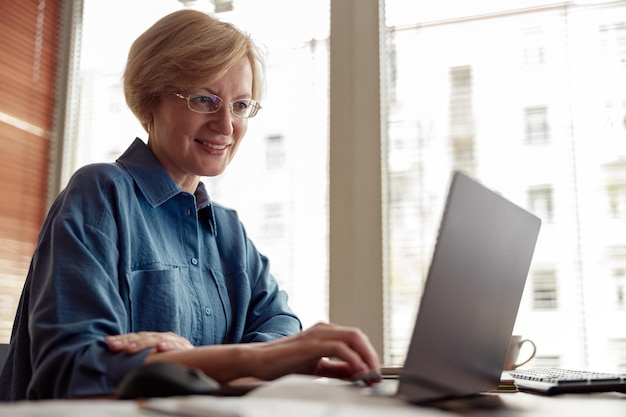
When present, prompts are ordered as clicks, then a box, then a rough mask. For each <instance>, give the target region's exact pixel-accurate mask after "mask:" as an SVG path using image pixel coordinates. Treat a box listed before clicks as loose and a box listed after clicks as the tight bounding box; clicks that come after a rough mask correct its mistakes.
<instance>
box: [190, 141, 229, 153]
mask: <svg viewBox="0 0 626 417" xmlns="http://www.w3.org/2000/svg"><path fill="white" fill-rule="evenodd" d="M196 142H198V143H200V144H202V145H203V146H206V147H207V148H211V149H216V150H220V151H221V150H223V149H226V145H216V144H214V143H208V142H205V141H203V140H200V139H196Z"/></svg>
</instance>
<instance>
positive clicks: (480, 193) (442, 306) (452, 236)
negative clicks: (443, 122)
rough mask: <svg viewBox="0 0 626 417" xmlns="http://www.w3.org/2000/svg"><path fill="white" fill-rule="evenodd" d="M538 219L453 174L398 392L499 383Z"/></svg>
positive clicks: (421, 395)
mask: <svg viewBox="0 0 626 417" xmlns="http://www.w3.org/2000/svg"><path fill="white" fill-rule="evenodd" d="M540 226H541V220H540V219H539V218H537V217H536V216H534V215H533V214H531V213H529V212H528V211H526V210H524V209H523V208H521V207H519V206H517V205H515V204H513V203H511V202H510V201H508V200H507V199H505V198H504V197H502V196H501V195H499V194H497V193H495V192H493V191H491V190H489V189H488V188H486V187H484V186H483V185H481V184H479V183H478V182H476V181H475V180H474V179H472V178H470V177H468V176H467V175H465V174H463V173H460V172H455V173H454V174H453V177H452V181H451V183H450V189H449V192H448V199H447V202H446V205H445V210H444V213H443V216H442V221H441V225H440V229H439V235H438V239H437V243H436V244H435V249H434V253H433V258H432V261H431V265H430V269H429V271H428V276H427V279H426V283H425V287H424V292H423V295H422V298H421V302H420V305H419V310H418V314H417V319H416V322H415V328H414V330H413V336H412V339H411V343H410V345H409V349H408V353H407V357H406V361H405V365H404V369H403V371H402V374H401V376H400V383H399V386H398V395H399V396H400V397H402V398H404V399H406V400H408V401H411V402H424V401H430V400H435V399H441V398H446V397H456V396H466V395H471V394H476V393H479V392H482V391H487V390H491V389H495V388H497V386H498V383H499V380H500V377H501V374H502V367H503V365H504V359H505V356H506V353H507V349H508V344H509V339H510V337H511V334H512V332H513V327H514V324H515V319H516V316H517V311H518V308H519V304H520V300H521V298H522V292H523V290H524V285H525V283H526V277H527V275H528V270H529V267H530V262H531V259H532V256H533V252H534V249H535V243H536V241H537V236H538V234H539V228H540Z"/></svg>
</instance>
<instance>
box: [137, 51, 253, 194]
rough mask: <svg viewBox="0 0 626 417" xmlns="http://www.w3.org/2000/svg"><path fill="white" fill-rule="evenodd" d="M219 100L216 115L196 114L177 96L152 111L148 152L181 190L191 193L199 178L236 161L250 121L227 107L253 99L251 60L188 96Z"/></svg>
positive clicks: (161, 101) (172, 95)
mask: <svg viewBox="0 0 626 417" xmlns="http://www.w3.org/2000/svg"><path fill="white" fill-rule="evenodd" d="M175 93H180V94H181V95H183V96H185V97H187V96H189V94H193V93H207V94H215V95H217V96H219V97H221V98H222V99H223V100H224V103H223V105H222V107H221V108H220V109H219V111H217V112H216V113H209V114H203V113H196V112H193V111H191V110H189V108H188V107H187V101H186V100H183V99H181V98H180V97H178V96H176V95H175V94H174V92H172V93H171V94H165V96H163V97H162V98H161V99H160V100H159V102H158V103H157V105H156V106H155V108H154V109H153V111H152V123H151V127H150V132H149V135H148V146H149V147H150V149H152V151H153V152H154V153H155V155H156V157H157V159H158V160H159V161H160V162H161V164H162V165H163V167H164V168H165V170H166V171H167V172H168V173H169V174H170V176H171V177H172V179H173V180H174V181H175V182H176V184H178V186H179V187H180V188H181V189H182V190H184V191H188V192H190V193H193V192H194V191H195V189H196V187H197V185H198V182H199V181H200V177H201V176H207V177H211V176H215V175H219V174H221V173H222V172H224V170H225V169H226V166H227V165H228V164H229V163H230V161H232V159H233V157H234V156H235V153H236V152H237V149H238V148H239V144H240V143H241V140H242V139H243V136H244V135H245V133H246V130H247V128H248V119H245V118H240V117H237V116H234V115H233V114H232V113H231V111H230V108H229V105H228V103H229V102H231V101H232V100H234V99H242V98H251V94H252V68H251V66H250V61H249V60H248V58H247V57H244V58H242V59H241V60H240V61H239V62H238V63H237V64H235V65H233V66H232V67H231V68H230V69H229V70H228V72H226V74H224V77H222V78H221V79H220V80H218V81H216V82H214V83H212V84H210V85H204V86H198V88H196V89H193V90H186V91H176V92H175Z"/></svg>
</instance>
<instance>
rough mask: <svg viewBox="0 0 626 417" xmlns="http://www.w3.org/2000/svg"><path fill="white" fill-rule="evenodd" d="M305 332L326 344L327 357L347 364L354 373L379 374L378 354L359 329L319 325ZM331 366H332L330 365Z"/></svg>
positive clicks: (327, 324)
mask: <svg viewBox="0 0 626 417" xmlns="http://www.w3.org/2000/svg"><path fill="white" fill-rule="evenodd" d="M307 332H308V333H310V337H313V338H318V339H321V340H323V341H325V342H326V343H327V344H328V349H330V350H331V352H332V353H329V354H328V357H331V358H332V357H334V358H337V359H340V360H342V361H344V362H346V363H348V364H349V365H350V367H351V369H352V371H353V372H354V373H360V372H369V371H375V372H379V370H380V360H379V357H378V354H377V353H376V350H375V349H374V347H373V346H372V344H371V343H370V341H369V338H368V337H367V335H365V334H364V333H363V332H362V331H361V330H360V329H358V328H355V327H344V326H337V325H333V324H329V323H319V324H317V325H315V326H313V327H311V328H310V329H308V330H306V331H305V333H307ZM324 365H329V364H324ZM331 365H334V364H332V363H331ZM324 369H327V367H325V368H324Z"/></svg>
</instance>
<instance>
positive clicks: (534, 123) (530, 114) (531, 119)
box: [524, 107, 548, 143]
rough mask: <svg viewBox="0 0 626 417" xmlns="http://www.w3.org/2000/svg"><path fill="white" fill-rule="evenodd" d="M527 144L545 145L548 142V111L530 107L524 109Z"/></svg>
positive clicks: (543, 108)
mask: <svg viewBox="0 0 626 417" xmlns="http://www.w3.org/2000/svg"><path fill="white" fill-rule="evenodd" d="M524 121H525V126H526V142H528V143H545V142H547V141H548V109H546V108H545V107H528V108H526V109H524Z"/></svg>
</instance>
